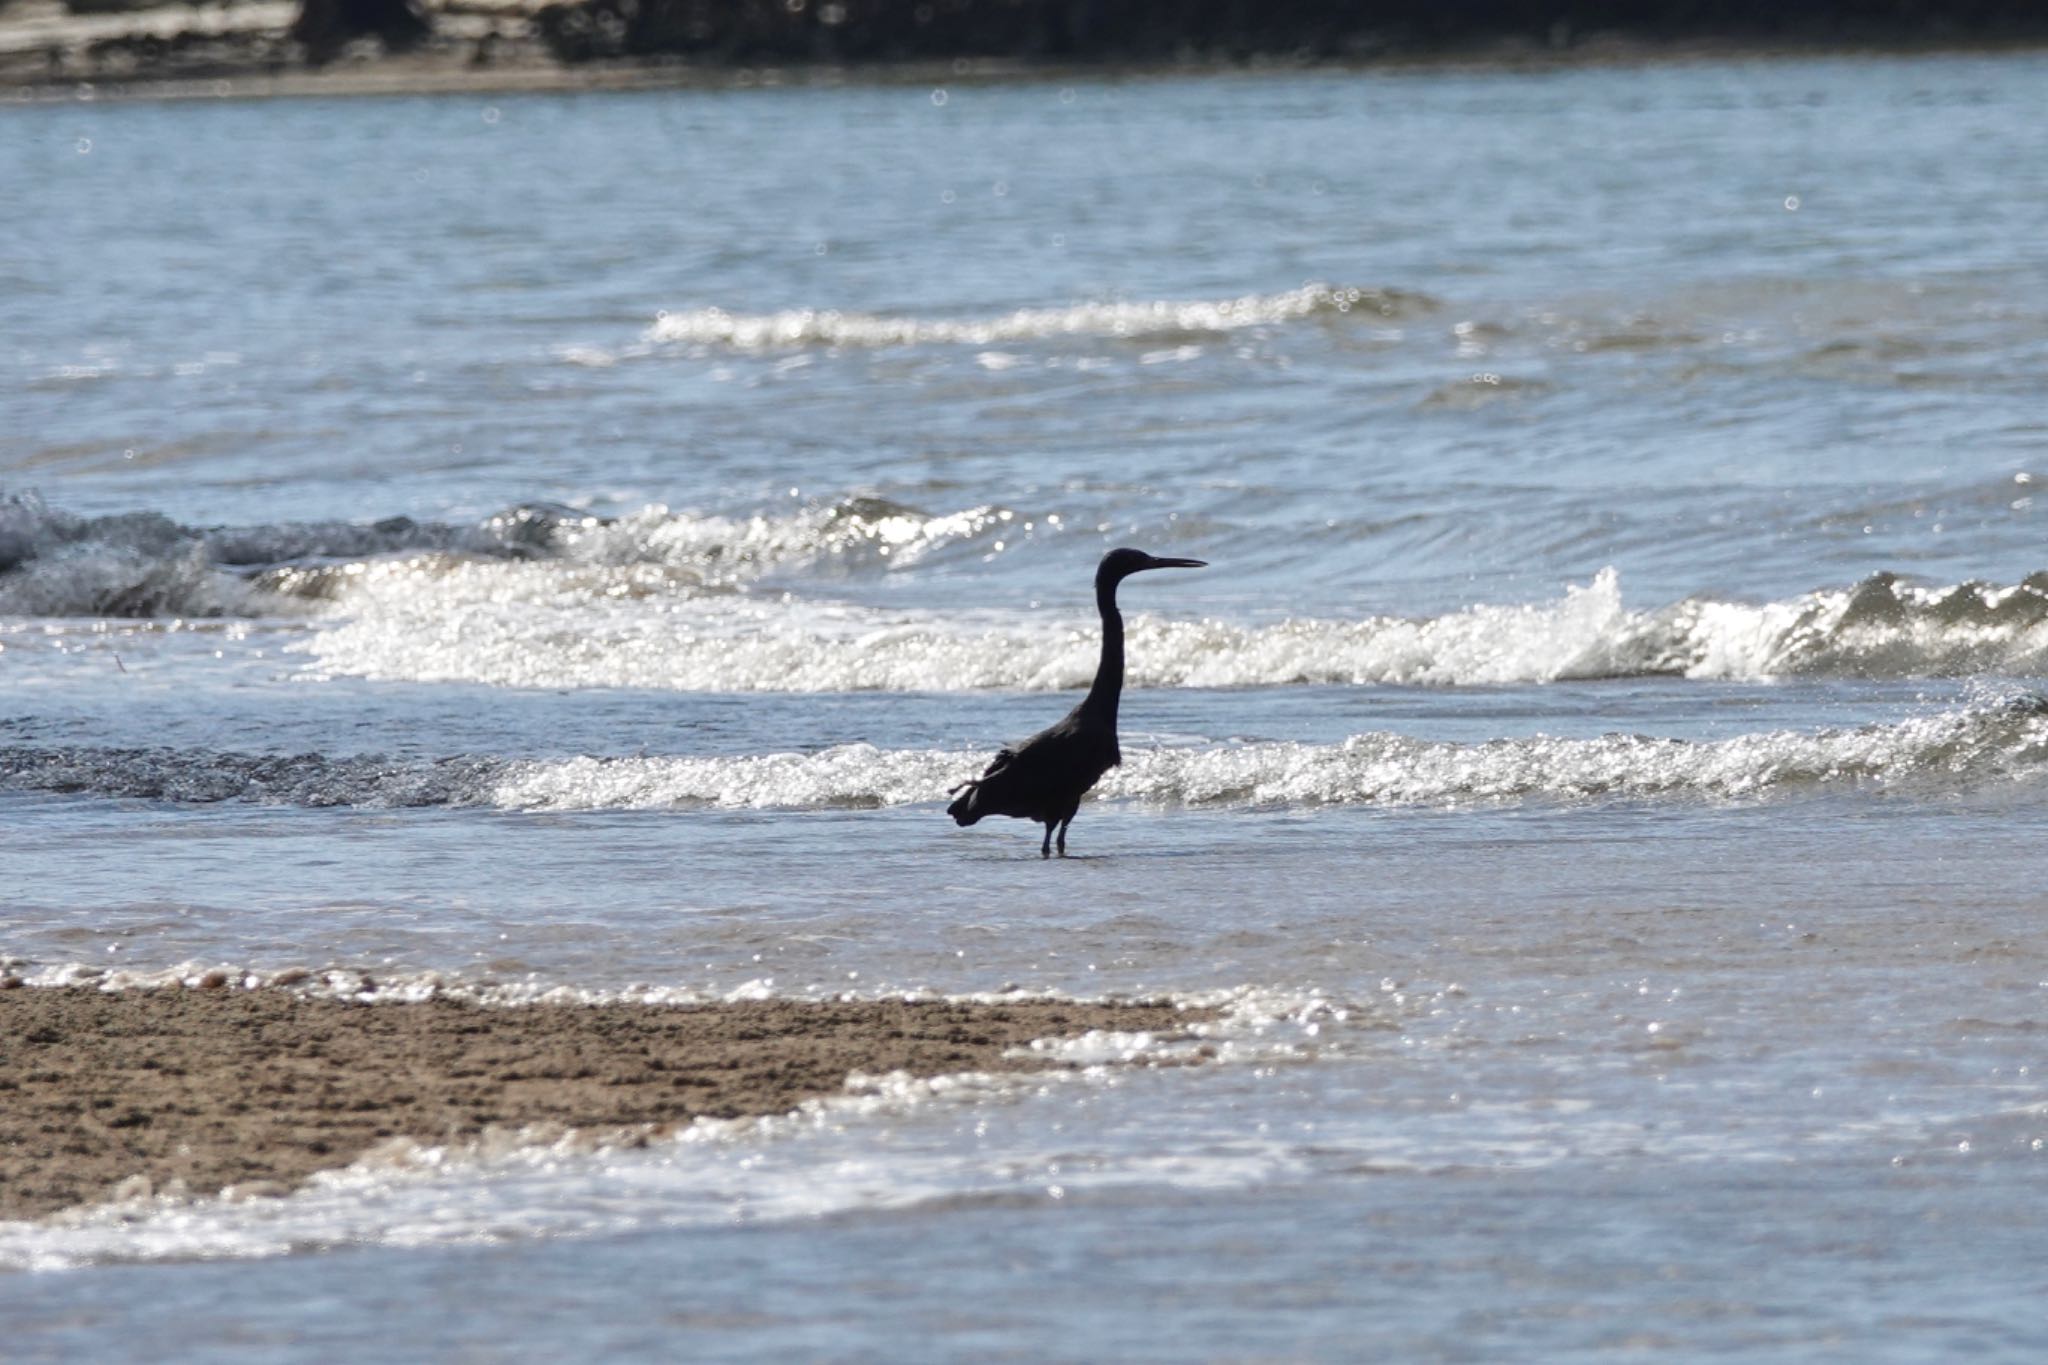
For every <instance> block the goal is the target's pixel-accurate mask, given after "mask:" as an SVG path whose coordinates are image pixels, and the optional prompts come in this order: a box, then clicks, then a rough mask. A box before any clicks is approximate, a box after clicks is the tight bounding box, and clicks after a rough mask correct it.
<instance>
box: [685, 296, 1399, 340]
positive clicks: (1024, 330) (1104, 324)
mask: <svg viewBox="0 0 2048 1365" xmlns="http://www.w3.org/2000/svg"><path fill="white" fill-rule="evenodd" d="M1434 307H1435V303H1434V301H1433V300H1431V299H1428V298H1426V297H1425V296H1423V295H1420V294H1413V293H1408V292H1405V291H1402V290H1392V289H1361V288H1356V287H1345V286H1334V285H1327V284H1307V285H1303V286H1302V287H1301V288H1299V289H1290V290H1287V291H1285V292H1283V293H1278V294H1247V295H1244V296H1242V297H1239V298H1234V299H1195V300H1185V301H1175V300H1164V299H1156V300H1137V301H1131V302H1123V303H1078V304H1073V305H1071V306H1068V307H1064V308H1021V309H1018V310H1017V311H1015V312H1012V313H1005V314H1003V315H1001V316H999V317H985V318H920V317H910V316H891V315H887V314H880V313H849V312H840V311H837V310H834V309H813V308H799V309H788V310H785V311H783V312H778V313H751V314H750V313H728V312H727V311H725V310H724V309H723V308H693V309H688V310H685V311H681V312H674V313H663V314H661V315H660V316H659V317H657V318H656V319H655V322H654V325H653V326H652V327H650V328H649V329H648V331H647V337H648V340H650V341H655V342H669V343H682V344H692V345H709V346H725V347H730V348H732V349H734V350H741V351H766V350H794V349H799V348H804V347H814V346H826V347H832V346H846V347H882V346H992V345H996V344H998V343H1004V342H1010V343H1015V342H1031V341H1055V340H1059V339H1061V338H1065V337H1101V338H1110V339H1115V340H1131V341H1146V342H1161V341H1176V340H1180V339H1183V338H1194V337H1203V336H1213V335H1216V334H1219V333H1223V332H1232V331H1237V330H1239V329H1242V328H1246V327H1261V326H1267V327H1270V326H1275V325H1278V324H1282V323H1288V322H1296V321H1301V320H1303V319H1309V318H1319V317H1343V316H1347V315H1358V316H1363V317H1376V318H1400V317H1409V316H1413V315H1414V314H1416V313H1420V312H1426V311H1428V310H1430V309H1431V308H1434Z"/></svg>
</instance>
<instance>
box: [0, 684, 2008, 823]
mask: <svg viewBox="0 0 2048 1365" xmlns="http://www.w3.org/2000/svg"><path fill="white" fill-rule="evenodd" d="M985 758H986V755H985V754H984V753H981V752H979V751H966V750H939V749H898V750H885V749H877V748H876V747H874V746H873V745H870V744H844V745H838V746H835V747H832V748H829V749H825V750H821V751H818V752H812V753H776V754H756V755H741V756H731V757H701V758H700V757H633V758H597V757H579V758H568V759H550V760H534V759H510V758H499V757H489V756H467V757H456V758H447V759H441V760H438V761H432V762H428V761H421V760H390V759H384V758H379V757H352V758H325V757H322V756H320V755H318V754H302V755H294V756H269V755H251V754H236V753H218V752H212V751H190V750H163V749H150V750H141V749H100V748H82V747H81V748H48V749H45V748H33V747H12V748H0V789H11V790H17V791H43V792H57V793H72V794H79V795H90V796H99V797H110V798H130V799H134V798H141V799H148V800H157V801H169V802H176V803H179V804H206V803H213V802H219V801H247V802H256V803H264V804H282V805H297V806H366V807H404V806H485V807H495V808H498V809H503V810H546V811H609V810H674V809H715V810H769V809H774V810H798V811H802V810H811V811H823V810H861V809H876V808H881V807H895V806H907V805H915V804H918V803H920V802H931V803H934V804H936V803H937V802H939V801H941V800H943V799H944V794H945V792H946V789H947V788H948V787H950V786H951V785H952V784H954V783H956V782H958V781H959V780H960V779H961V778H962V777H964V776H970V775H972V774H973V773H975V772H976V771H978V770H979V769H980V767H981V765H982V762H983V761H984V759H985ZM2044 762H2048V699H2043V698H2040V697H2036V696H2031V695H2028V696H2018V697H2012V698H2008V699H2004V700H1994V701H1987V702H1978V703H1974V704H1970V705H1964V706H1958V707H1953V708H1949V709H1946V710H1941V711H1936V712H1930V713H1927V714H1925V715H1920V716H1914V717H1911V718H1908V719H1906V720H1902V721H1898V722H1894V723H1890V724H1879V725H1865V726H1860V727H1856V728H1853V729H1828V730H1818V731H1792V730H1775V731H1764V732H1759V733H1755V734H1748V735H1738V736H1735V737H1733V738H1730V739H1723V740H1712V741H1694V740H1680V739H1663V738H1655V737H1651V736H1645V735H1622V734H1615V735H1603V736H1600V737H1598V738H1593V739H1560V738H1554V737H1550V736H1543V735H1537V736H1531V737H1525V738H1515V739H1496V740H1488V741H1485V742H1483V743H1462V742H1452V741H1445V740H1429V739H1417V738H1412V737H1409V736H1404V735H1395V734H1388V733H1384V732H1375V733H1369V734H1360V735H1354V736H1352V737H1351V738H1349V739H1347V740H1345V741H1343V742H1342V743H1339V744H1299V743H1286V742H1282V743H1257V744H1228V745H1220V746H1208V747H1201V748H1162V749H1150V750H1139V751H1134V752H1132V753H1130V754H1128V755H1127V757H1126V760H1125V764H1124V766H1123V767H1122V768H1120V769H1116V770H1114V771H1112V772H1111V773H1110V774H1109V775H1108V777H1107V778H1105V779H1104V781H1103V783H1102V785H1101V786H1100V787H1099V788H1098V795H1099V796H1101V797H1103V798H1105V799H1109V800H1126V801H1139V802H1150V803H1159V804H1167V805H1184V806H1196V807H1261V806H1281V807H1318V806H1344V805H1357V804H1375V805H1399V806H1411V805H1429V806H1459V805H1470V804H1478V803H1494V804H1497V803H1504V802H1520V801H1551V802H1558V801H1583V800H1596V799H1621V800H1657V799H1706V800H1727V799H1743V798H1752V797H1761V796H1768V795H1773V794H1780V793H1786V792H1792V791H1799V790H1807V789H1817V788H1826V789H1833V788H1844V787H1847V788H1870V787H1874V788H1877V789H1880V790H1890V789H1894V788H1898V789H1913V790H1919V789H1926V788H1932V789H1936V790H1941V791H1955V790H1959V789H1966V788H1971V787H1976V786H1981V785H1984V784H1987V783H1991V782H1996V781H2001V780H2013V779H2021V778H2027V777H2031V776H2035V775H2038V774H2039V773H2040V771H2041V768H2042V765H2043V763H2044Z"/></svg>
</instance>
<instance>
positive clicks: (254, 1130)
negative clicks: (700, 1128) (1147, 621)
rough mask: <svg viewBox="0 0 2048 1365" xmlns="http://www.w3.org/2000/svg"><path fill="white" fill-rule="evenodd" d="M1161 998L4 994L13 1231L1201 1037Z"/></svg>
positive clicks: (3, 1183)
mask: <svg viewBox="0 0 2048 1365" xmlns="http://www.w3.org/2000/svg"><path fill="white" fill-rule="evenodd" d="M1214 1017H1215V1013H1214V1012H1213V1011H1208V1010H1200V1009H1181V1008H1179V1007H1177V1006H1174V1005H1172V1004H1166V1003H1159V1002H1130V1003H1122V1002H1091V1001H1046V1000H1020V1001H1018V1002H1016V1003H1014V1004H1011V1003H981V1002H953V1001H922V1000H917V1001H907V1000H873V1001H815V1002H813V1001H802V1000H763V1001H747V1002H735V1003H722V1004H709V1005H652V1004H637V1003H608V1004H529V1005H512V1006H493V1005H479V1004H474V1003H471V1002H467V1001H461V1000H454V999H449V998H446V997H436V998H434V999H430V1000H426V1001H392V1002H375V1003H365V1002H361V1001H351V1000H342V999H335V998H331V997H320V996H313V995H307V994H304V993H301V992H297V991H293V990H290V989H286V988H283V987H258V988H255V989H250V990H228V989H203V988H188V987H160V988H154V989H138V990H123V991H102V990H99V989H97V988H95V987H90V986H48V987H17V988H16V989H12V990H7V991H4V992H0V1220H10V1219H36V1218H42V1217H46V1216H48V1215H50V1214H53V1213H57V1212H59V1211H60V1210H64V1209H68V1208H75V1207H78V1206H81V1205H89V1204H95V1203H101V1202H105V1201H107V1200H110V1199H124V1198H132V1197H137V1196H146V1195H150V1194H158V1195H172V1196H177V1197H204V1196H208V1195H215V1194H221V1193H226V1194H228V1195H230V1196H231V1197H243V1196H268V1195H283V1194H287V1193H289V1192H290V1191H291V1190H292V1189H293V1188H296V1187H297V1186H299V1185H302V1184H304V1183H305V1182H306V1181H307V1180H308V1179H310V1178H311V1177H312V1176H314V1175H315V1174H317V1173H318V1172H321V1171H325V1170H333V1169H339V1168H341V1167H345V1166H347V1165H349V1164H350V1163H351V1162H353V1161H355V1160H356V1159H357V1158H359V1157H361V1156H363V1155H364V1154H365V1153H368V1152H370V1151H372V1150H373V1149H375V1148H377V1147H379V1146H381V1145H383V1144H385V1143H388V1142H392V1141H395V1140H402V1139H411V1140H413V1141H417V1142H421V1143H426V1144H441V1143H451V1142H453V1143H462V1142H469V1141H476V1140H479V1139H488V1138H489V1137H490V1136H491V1135H493V1134H502V1133H516V1132H517V1131H518V1130H520V1129H522V1128H527V1127H539V1128H545V1129H547V1130H563V1129H567V1130H585V1131H591V1132H597V1133H614V1134H622V1135H623V1139H624V1140H626V1141H630V1142H634V1143H644V1142H645V1141H647V1140H649V1139H654V1138H659V1137H661V1136H664V1135H666V1134H669V1133H673V1132H674V1131H676V1130H677V1129H680V1128H683V1127H686V1126H687V1125H689V1124H690V1123H691V1122H693V1121H694V1120H696V1119H698V1118H718V1119H734V1118H752V1117H766V1116H772V1115H778V1114H785V1113H788V1112H789V1111H791V1110H792V1109H795V1108H796V1107H798V1106H799V1105H800V1104H802V1103H803V1102H804V1101H806V1100H812V1099H818V1098H823V1097H826V1096H831V1095H838V1094H843V1093H845V1088H846V1081H847V1079H848V1077H849V1076H852V1075H854V1074H856V1073H859V1074H866V1075H886V1074H889V1073H892V1072H907V1073H909V1074H910V1075H912V1076H916V1077H918V1078H929V1077H935V1076H943V1075H953V1074H959V1073H964V1072H984V1073H1023V1072H1032V1071H1048V1070H1059V1069H1063V1068H1064V1067H1065V1066H1066V1064H1065V1063H1062V1062H1059V1061H1057V1060H1056V1059H1053V1058H1051V1057H1047V1056H1040V1055H1031V1054H1025V1055H1013V1050H1014V1049H1018V1048H1022V1047H1024V1046H1025V1045H1026V1044H1029V1043H1031V1042H1033V1041H1035V1040H1038V1039H1044V1038H1069V1037H1078V1036H1080V1035H1082V1034H1086V1033H1089V1032H1091V1031H1095V1030H1104V1031H1114V1032H1149V1033H1164V1034H1167V1035H1169V1036H1175V1037H1183V1036H1186V1034H1187V1026H1188V1025H1189V1024H1192V1023H1197V1022H1204V1021H1206V1020H1209V1019H1212V1018H1214Z"/></svg>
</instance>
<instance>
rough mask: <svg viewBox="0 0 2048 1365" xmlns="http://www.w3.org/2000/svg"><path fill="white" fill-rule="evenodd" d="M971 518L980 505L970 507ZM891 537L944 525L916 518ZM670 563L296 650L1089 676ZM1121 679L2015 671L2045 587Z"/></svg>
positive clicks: (532, 674) (417, 669)
mask: <svg viewBox="0 0 2048 1365" xmlns="http://www.w3.org/2000/svg"><path fill="white" fill-rule="evenodd" d="M974 515H975V516H976V517H983V516H988V515H992V514H989V513H976V514H974ZM910 534H911V535H912V536H913V537H914V539H913V541H912V542H911V543H913V544H916V545H930V544H932V543H934V541H936V540H937V539H939V538H941V537H942V536H943V535H944V534H948V532H941V531H938V530H934V529H933V526H932V523H930V522H924V523H916V524H915V526H914V528H913V529H912V530H911V531H910ZM669 572H674V571H672V570H667V569H660V568H649V567H646V566H636V565H624V566H611V567H596V566H592V565H589V564H579V565H577V566H574V567H569V566H563V565H560V564H555V563H540V564H504V563H483V562H460V563H456V562H448V561H439V560H437V561H435V562H434V563H433V564H430V565H421V564H418V563H408V562H393V561H383V562H380V563H378V564H375V565H372V566H369V567H367V568H366V569H365V570H364V572H363V574H362V575H361V582H360V584H359V586H358V590H357V591H356V592H355V593H354V594H353V595H352V596H351V597H350V598H349V600H348V603H347V605H348V607H349V609H350V610H351V611H353V613H354V616H353V619H351V620H349V621H347V622H345V623H342V624H339V625H337V626H335V627H334V628H331V629H328V630H325V631H323V632H321V633H320V634H319V635H317V636H316V637H315V638H313V639H312V640H310V641H309V642H307V643H306V644H305V645H304V646H303V648H304V649H305V651H306V652H307V653H309V654H311V655H312V657H313V658H314V659H315V660H316V662H317V668H318V670H319V671H320V672H322V673H325V674H346V675H356V676H362V677H370V678H379V679H388V680H402V681H460V682H471V683H484V684H489V685H494V686H503V687H547V688H573V687H637V688H654V689H668V690H678V691H712V692H752V691H773V692H832V691H845V692H851V691H953V690H959V689H971V688H1010V689H1061V688H1074V687H1081V686H1085V685H1086V684H1087V682H1088V680H1089V679H1090V678H1091V677H1092V676H1093V674H1094V669H1095V663H1096V650H1097V636H1096V632H1095V630H1094V623H1093V622H1092V621H1073V620H1063V621H1059V622H1054V621H1045V622H1043V623H1042V624H1041V623H1039V622H1037V621H1032V620H1029V619H1020V618H1015V617H1012V618H1009V620H1008V621H1007V622H1005V623H1001V624H993V625H992V624H989V618H987V617H985V616H984V617H979V618H975V619H973V620H963V619H961V618H957V617H947V616H940V615H936V614H931V613H922V614H920V613H908V612H885V611H878V610H872V609H862V608H854V607H834V606H823V605H818V604H806V603H804V602H801V601H783V600H772V601H771V600H767V599H758V598H745V597H731V596H728V597H725V598H721V599H718V600H711V601H698V602H696V603H694V604H690V605H688V606H684V605H683V604H681V603H680V602H679V601H678V600H677V599H676V598H674V597H673V596H672V595H669V596H664V595H663V593H662V589H663V584H664V583H665V582H666V581H667V580H666V579H665V578H664V577H663V575H664V574H665V573H669ZM1129 659H1130V667H1129V678H1130V680H1131V682H1132V683H1133V684H1134V685H1136V686H1154V687H1260V686H1264V687H1272V686H1286V685H1291V684H1303V683H1308V684H1315V683H1337V684H1353V685H1362V684H1401V685H1428V686H1487V685H1511V684H1519V683H1546V682H1555V681H1559V680H1564V679H1588V678H1608V677H1633V676H1643V675H1655V674H1665V675H1672V676H1684V677H1692V678H1712V679H1751V680H1754V679H1765V678H1771V677H1777V676H1782V675H1798V674H1810V675H1840V676H1874V677H1915V676H1947V675H1956V674H1971V673H1981V672H2014V673H2021V672H2032V671H2037V670H2038V669H2039V667H2040V666H2041V665H2042V663H2043V662H2044V659H2048V584H2042V583H2036V582H2034V581H2033V580H2029V581H2028V582H2026V583H2022V584H2019V585H2017V586H2014V587H2010V588H1994V587H1986V586H1983V585H1977V584H1964V585H1960V586H1957V587H1949V588H1917V587H1911V586H1908V585H1905V584H1903V583H1900V582H1899V581H1897V580H1896V579H1893V578H1891V577H1889V576H1879V577H1877V578H1873V579H1871V580H1869V581H1867V582H1865V583H1863V584H1861V585H1859V586H1858V587H1856V588H1854V589H1851V590H1846V591H1845V590H1827V591H1822V592H1815V593H1811V594H1808V595H1806V596H1805V597H1802V598H1799V599H1795V600H1792V601H1785V602H1766V603H1761V604H1744V603H1732V602H1714V601H1705V600H1688V601H1685V602H1681V603H1678V604H1676V605H1675V606H1670V607H1665V608H1662V609H1660V610H1653V611H1641V610H1634V609H1631V608H1629V607H1627V606H1625V605H1624V604H1623V601H1622V597H1621V588H1620V581H1619V578H1618V576H1617V575H1616V574H1615V572H1614V571H1613V570H1612V569H1608V570H1604V571H1602V572H1601V573H1600V574H1598V575H1597V576H1596V577H1595V578H1594V579H1593V580H1592V581H1591V582H1589V583H1587V584H1585V585H1584V586H1573V587H1569V588H1567V589H1566V590H1565V592H1564V594H1563V595H1562V596H1561V597H1560V598H1557V599H1554V600H1552V601H1550V602H1544V603H1536V604H1532V605H1516V606H1496V605H1479V606H1474V607H1470V608H1467V609H1465V610H1463V611H1458V612H1453V613H1450V614H1448V615H1444V616H1436V617H1429V618H1424V619H1420V620H1410V619H1405V618H1401V617H1387V616H1378V617H1368V618H1365V619H1361V620H1353V621H1344V620H1327V619H1321V620H1319V619H1305V620H1292V621H1283V622H1279V623H1277V624H1273V625H1263V626H1259V625H1246V624H1242V623H1237V622H1230V621H1220V620H1209V619H1193V620H1189V619H1169V618H1164V617H1157V616H1150V615H1138V616H1135V617H1133V618H1131V620H1130V622H1129Z"/></svg>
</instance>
